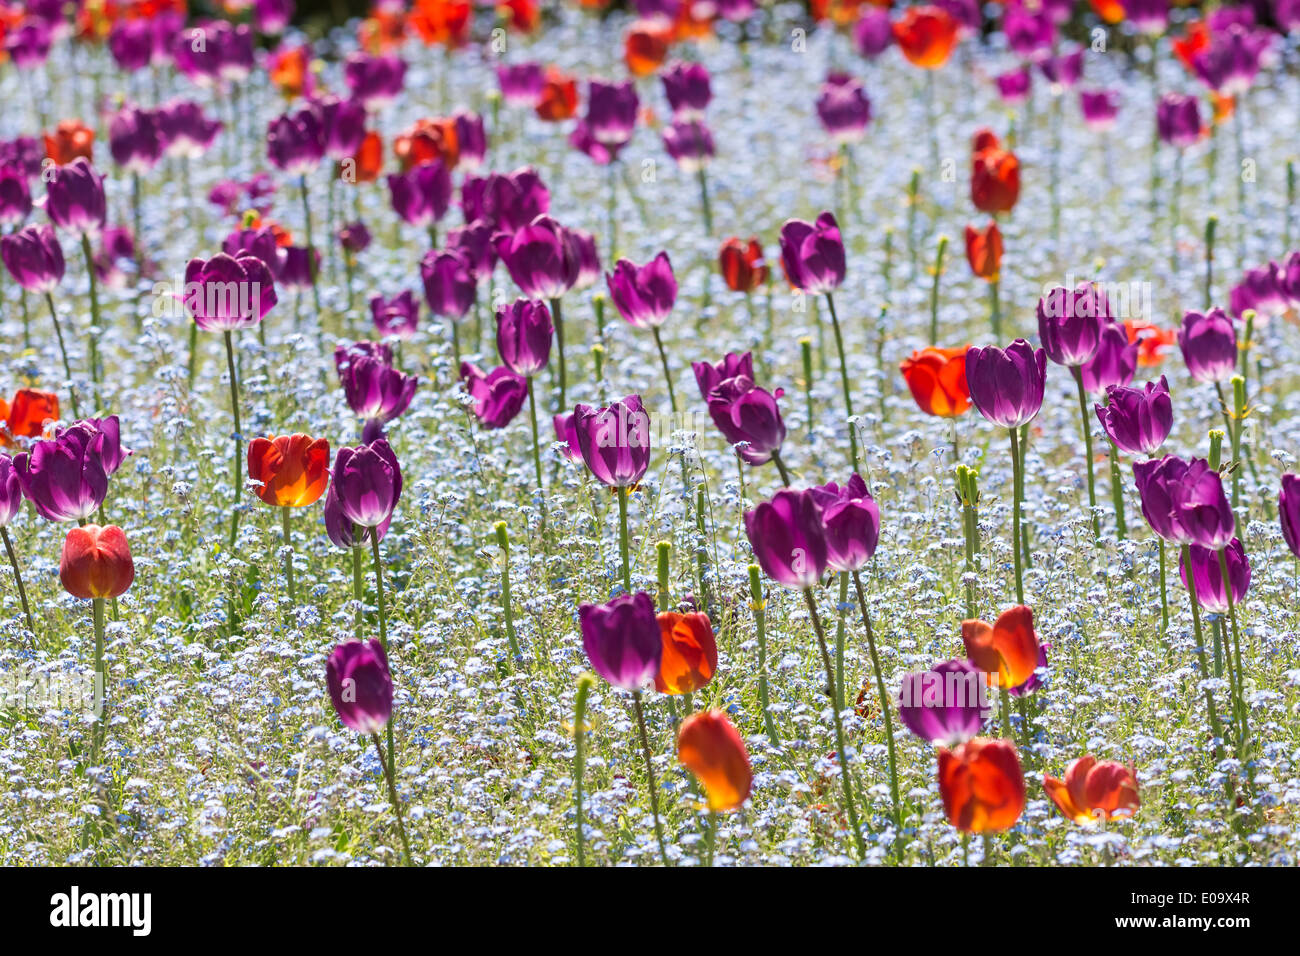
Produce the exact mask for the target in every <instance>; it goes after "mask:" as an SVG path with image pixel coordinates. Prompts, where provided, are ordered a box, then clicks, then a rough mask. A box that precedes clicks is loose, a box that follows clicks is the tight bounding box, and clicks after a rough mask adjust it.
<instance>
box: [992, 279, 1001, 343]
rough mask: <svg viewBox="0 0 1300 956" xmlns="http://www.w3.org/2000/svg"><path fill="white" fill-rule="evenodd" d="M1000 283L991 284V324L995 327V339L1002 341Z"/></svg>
mask: <svg viewBox="0 0 1300 956" xmlns="http://www.w3.org/2000/svg"><path fill="white" fill-rule="evenodd" d="M998 284H999V281H998V280H997V279H994V280H993V281H992V282H990V283H989V322H990V323H991V324H992V326H993V338H995V339H997V340H998V341H999V342H1001V341H1002V304H1001V302H1000V301H999V299H998Z"/></svg>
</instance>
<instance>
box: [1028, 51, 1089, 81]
mask: <svg viewBox="0 0 1300 956" xmlns="http://www.w3.org/2000/svg"><path fill="white" fill-rule="evenodd" d="M1038 69H1039V71H1040V72H1041V73H1042V74H1043V78H1044V79H1046V80H1047V82H1048V83H1051V84H1052V85H1053V86H1057V87H1063V88H1064V89H1067V90H1068V89H1072V88H1073V87H1074V86H1075V84H1077V83H1078V82H1079V79H1080V78H1081V77H1082V76H1083V50H1082V49H1075V50H1073V51H1071V52H1070V53H1062V54H1059V55H1057V56H1048V57H1044V58H1043V59H1041V60H1039V61H1038Z"/></svg>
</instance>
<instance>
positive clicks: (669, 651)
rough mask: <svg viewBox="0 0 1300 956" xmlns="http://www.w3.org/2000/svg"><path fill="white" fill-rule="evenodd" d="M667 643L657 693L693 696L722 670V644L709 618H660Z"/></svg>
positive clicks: (669, 615) (669, 613) (673, 615)
mask: <svg viewBox="0 0 1300 956" xmlns="http://www.w3.org/2000/svg"><path fill="white" fill-rule="evenodd" d="M656 619H657V620H658V621H659V636H660V638H662V640H663V642H664V652H663V657H662V658H661V660H660V663H659V673H658V674H656V675H655V690H657V691H659V693H661V694H691V693H694V692H695V691H697V690H699V689H700V688H701V687H703V686H704V685H705V684H707V683H708V682H709V681H711V680H712V679H713V672H714V671H716V670H717V669H718V644H717V641H716V640H715V639H714V637H713V626H712V625H711V624H710V623H709V616H708V615H707V614H678V613H676V612H675V611H665V612H664V613H662V614H659V615H657V618H656Z"/></svg>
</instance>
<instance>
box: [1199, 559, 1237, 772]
mask: <svg viewBox="0 0 1300 956" xmlns="http://www.w3.org/2000/svg"><path fill="white" fill-rule="evenodd" d="M1187 576H1188V578H1191V577H1192V570H1191V565H1190V564H1189V565H1188V569H1187ZM1219 579H1220V580H1221V581H1222V582H1223V594H1224V596H1225V597H1226V598H1227V599H1228V620H1229V621H1230V622H1231V623H1232V659H1233V666H1232V669H1233V670H1234V671H1235V672H1236V673H1235V675H1233V676H1235V677H1236V680H1237V686H1236V693H1235V696H1236V698H1237V702H1236V707H1235V710H1236V712H1237V715H1236V716H1237V721H1238V725H1239V726H1238V731H1237V739H1238V741H1239V744H1238V748H1237V759H1238V760H1242V761H1243V762H1244V756H1243V754H1242V751H1243V750H1244V749H1245V746H1246V738H1247V737H1248V736H1249V733H1250V731H1249V728H1248V727H1247V723H1246V683H1245V672H1244V671H1242V669H1241V631H1240V630H1239V629H1238V627H1237V602H1236V601H1235V600H1234V599H1233V596H1232V579H1231V578H1230V577H1229V576H1228V549H1227V548H1226V547H1224V548H1220V549H1219Z"/></svg>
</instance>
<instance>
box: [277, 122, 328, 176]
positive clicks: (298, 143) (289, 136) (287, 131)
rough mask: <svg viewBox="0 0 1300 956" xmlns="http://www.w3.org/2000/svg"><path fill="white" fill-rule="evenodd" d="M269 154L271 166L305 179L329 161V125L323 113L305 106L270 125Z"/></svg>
mask: <svg viewBox="0 0 1300 956" xmlns="http://www.w3.org/2000/svg"><path fill="white" fill-rule="evenodd" d="M266 155H267V158H268V159H270V160H271V165H273V166H274V167H275V168H276V169H283V170H284V171H285V172H286V173H289V174H290V175H294V176H305V175H307V174H308V173H310V172H312V171H313V170H315V169H316V168H317V167H318V166H320V164H321V160H322V159H324V158H325V124H324V122H323V120H322V117H321V110H320V108H319V107H316V106H314V105H312V106H304V107H302V108H301V109H298V110H294V111H293V112H291V113H285V114H283V115H282V116H277V117H276V118H275V119H273V120H271V122H270V123H269V124H267V128H266Z"/></svg>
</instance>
